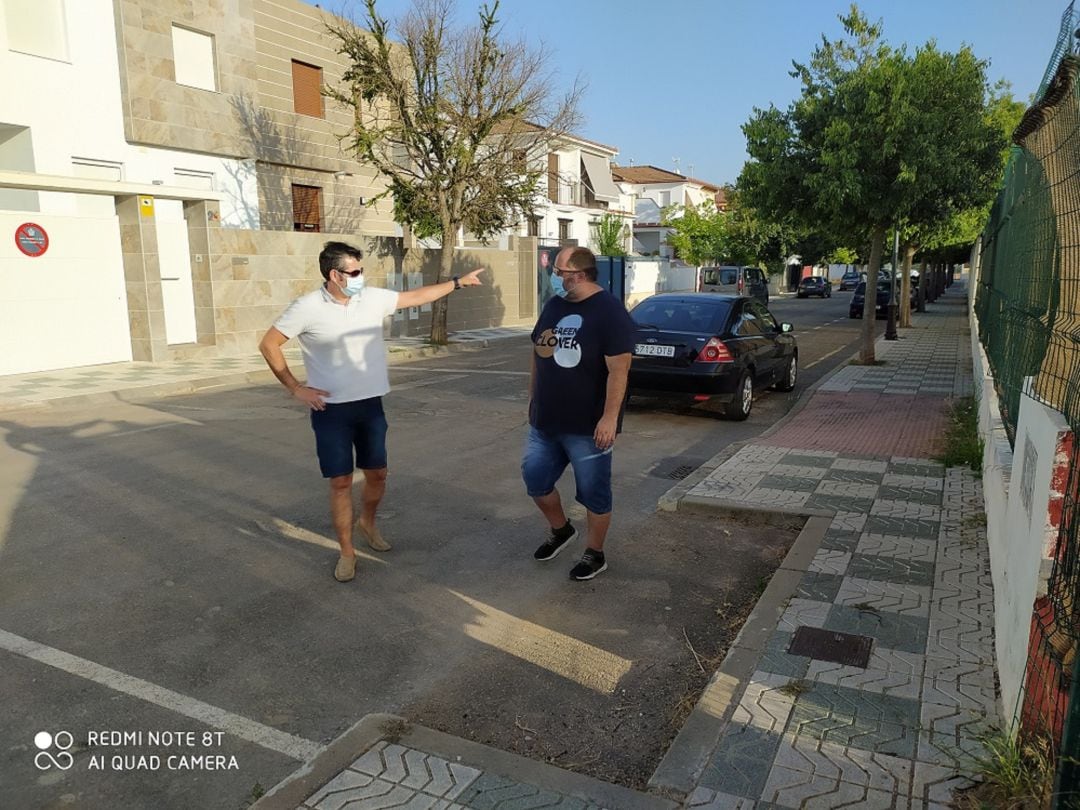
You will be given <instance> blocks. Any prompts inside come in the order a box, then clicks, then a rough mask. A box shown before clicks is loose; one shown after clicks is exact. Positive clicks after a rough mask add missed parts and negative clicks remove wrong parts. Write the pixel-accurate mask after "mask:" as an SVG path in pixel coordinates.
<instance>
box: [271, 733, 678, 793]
mask: <svg viewBox="0 0 1080 810" xmlns="http://www.w3.org/2000/svg"><path fill="white" fill-rule="evenodd" d="M380 740H387V741H388V742H394V743H398V744H400V745H403V746H406V747H408V748H413V749H416V750H418V751H423V752H425V753H427V754H434V755H435V756H438V757H442V758H443V759H446V760H448V761H450V762H460V763H461V764H463V765H470V766H472V767H475V768H479V769H480V770H482V771H484V772H485V773H489V774H495V775H497V776H502V777H505V778H507V779H511V780H513V781H515V782H525V783H528V784H530V785H535V786H536V787H539V788H543V789H545V790H550V791H554V792H556V793H561V794H564V795H568V796H574V797H577V798H580V799H582V800H585V801H586V802H587V803H594V804H599V805H601V806H604V807H612V808H616V807H617V808H619V810H675V807H676V805H675V803H674V802H671V801H669V800H667V799H663V798H660V797H658V796H650V795H648V794H645V793H638V792H636V791H633V790H630V789H629V788H624V787H619V786H618V785H612V784H610V783H608V782H602V781H600V780H599V779H593V778H591V777H588V776H582V775H581V774H576V773H571V772H570V771H565V770H563V769H562V768H557V767H555V766H554V765H548V764H546V763H543V762H537V761H535V760H531V759H526V758H524V757H519V756H517V755H516V754H509V753H506V752H505V751H498V750H496V749H494V748H489V747H488V746H486V745H481V744H479V743H475V742H471V741H470V740H463V739H461V738H460V737H453V736H451V735H449V734H444V733H442V732H441V731H434V730H432V729H429V728H425V727H423V726H415V725H411V724H409V723H408V722H406V721H405V720H404V719H403V718H401V717H397V716H395V715H392V714H369V715H367V716H366V717H364V718H363V719H362V720H360V722H358V723H356V725H354V726H353V727H352V728H350V729H349V730H348V731H346V732H345V733H344V734H342V735H341V736H340V737H338V738H337V739H336V740H334V741H333V742H332V743H331V744H330V745H328V746H327V747H326V748H325V749H323V751H322V752H320V753H319V754H318V755H317V756H316V757H315V758H314V759H313V760H311V761H310V762H308V763H306V764H305V765H304V766H303V767H302V768H300V769H299V770H297V771H295V772H294V773H292V774H290V775H289V776H288V777H286V778H285V779H284V780H283V781H281V782H279V783H278V784H277V785H276V786H275V787H274V788H273V789H271V790H270V792H269V793H267V794H266V795H265V796H263V797H262V798H261V799H259V800H258V801H257V802H255V804H253V805H252V806H251V808H250V810H295V808H296V807H298V806H299V805H300V804H301V803H302V802H303V801H304V799H306V798H307V797H308V796H310V795H311V794H312V793H314V792H315V791H316V790H318V789H319V788H320V787H321V786H322V785H324V784H326V783H327V782H329V781H330V780H331V779H333V778H334V777H335V776H336V775H337V774H338V773H340V772H341V771H342V770H344V769H345V768H347V767H348V766H349V765H350V764H352V763H353V762H355V761H356V760H357V759H358V758H359V757H360V756H361V755H362V754H363V753H364V752H365V751H367V750H368V749H370V748H371V747H372V746H373V745H375V743H377V742H379V741H380Z"/></svg>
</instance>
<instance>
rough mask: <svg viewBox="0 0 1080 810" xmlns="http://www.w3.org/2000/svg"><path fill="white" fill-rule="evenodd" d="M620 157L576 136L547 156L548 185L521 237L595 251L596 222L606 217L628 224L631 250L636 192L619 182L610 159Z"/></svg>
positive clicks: (627, 243)
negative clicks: (606, 215)
mask: <svg viewBox="0 0 1080 810" xmlns="http://www.w3.org/2000/svg"><path fill="white" fill-rule="evenodd" d="M618 153H619V150H618V149H616V148H615V147H614V146H607V145H605V144H602V143H597V142H595V141H590V140H586V139H585V138H580V137H577V136H567V137H565V138H564V139H563V141H562V143H561V144H560V146H559V148H557V149H553V150H552V151H551V152H549V153H548V155H547V167H546V168H547V182H546V183H544V184H543V191H544V196H543V198H542V199H538V200H537V203H538V208H537V212H536V213H537V215H536V216H535V217H534V218H533V219H531V220H530V221H528V222H525V223H522V225H521V227H520V229H519V231H518V233H519V234H520V235H521V236H536V237H538V238H539V239H540V244H541V245H575V244H576V245H582V246H585V247H589V248H592V249H594V250H595V249H596V242H595V234H594V228H593V224H594V223H595V222H597V221H598V220H599V219H600V218H601V217H602V216H603V215H604V214H612V215H614V216H616V217H619V218H620V219H621V220H622V221H624V222H625V223H626V226H627V227H626V241H625V245H624V250H625V251H626V252H627V253H629V252H630V250H631V227H630V226H631V225H632V223H633V220H634V202H635V200H634V194H633V192H632V191H630V190H629V189H627V188H626V187H623V186H621V185H620V184H618V183H616V182H615V180H614V178H613V176H612V163H611V160H612V158H614V157H615V156H616V155H617V154H618Z"/></svg>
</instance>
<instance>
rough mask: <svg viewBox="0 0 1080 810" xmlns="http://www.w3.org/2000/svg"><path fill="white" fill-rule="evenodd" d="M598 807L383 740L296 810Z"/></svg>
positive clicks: (583, 809) (562, 809) (559, 809)
mask: <svg viewBox="0 0 1080 810" xmlns="http://www.w3.org/2000/svg"><path fill="white" fill-rule="evenodd" d="M530 807H545V808H546V807H550V808H557V810H603V808H601V807H600V806H599V805H596V804H592V803H591V802H587V801H583V800H581V799H578V798H575V797H572V796H565V795H563V794H560V793H555V792H553V791H551V790H545V789H543V788H539V787H536V786H534V785H529V784H526V783H523V782H517V781H514V780H512V779H507V778H505V777H502V776H496V775H494V774H490V773H485V772H484V771H482V770H478V769H477V768H472V767H469V766H466V765H462V764H461V763H458V762H450V761H447V760H446V759H443V758H442V757H437V756H435V755H433V754H428V753H425V752H424V751H418V750H416V749H415V748H406V747H404V746H401V745H396V744H394V743H388V742H386V741H385V740H384V741H381V742H379V743H377V744H376V745H375V746H373V747H372V748H371V749H369V750H368V751H367V752H366V753H364V755H363V756H361V757H360V758H359V759H357V760H356V761H355V762H353V763H352V764H351V765H350V766H349V767H347V768H346V769H345V770H343V771H341V772H340V773H338V774H337V775H336V776H335V777H334V778H333V779H331V780H330V781H329V782H328V783H326V784H325V785H323V786H322V787H320V788H319V789H318V790H317V791H315V792H314V793H313V794H312V795H311V796H309V797H308V798H307V799H306V800H305V801H304V803H303V804H302V805H300V807H299V808H297V810H344V809H345V808H348V810H383V808H403V810H466V808H475V810H519V809H520V810H524V808H530Z"/></svg>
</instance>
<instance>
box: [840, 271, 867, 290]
mask: <svg viewBox="0 0 1080 810" xmlns="http://www.w3.org/2000/svg"><path fill="white" fill-rule="evenodd" d="M862 280H863V277H862V273H860V272H859V271H858V270H845V271H844V275H843V276H841V278H840V292H844V291H846V290H854V289H855V288H856V287H858V286H859V282H860V281H862Z"/></svg>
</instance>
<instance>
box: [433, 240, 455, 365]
mask: <svg viewBox="0 0 1080 810" xmlns="http://www.w3.org/2000/svg"><path fill="white" fill-rule="evenodd" d="M456 242H457V229H456V228H454V229H453V230H448V229H446V228H443V239H442V249H441V250H440V251H439V279H438V280H439V281H440V282H442V281H449V280H450V279H451V278H452V277H453V275H454V244H455V243H456ZM447 298H448V296H443V297H442V298H440V299H439V300H438V301H436V302H435V303H434V304H432V305H431V342H432V343H433V344H434V345H436V346H445V345H446V343H447V334H446V305H447Z"/></svg>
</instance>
